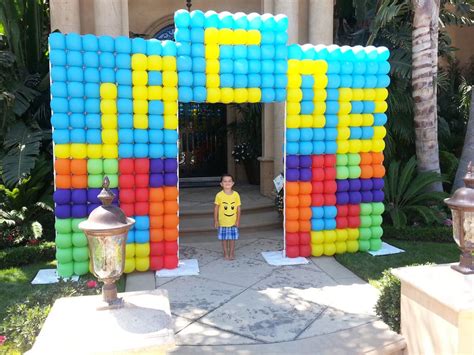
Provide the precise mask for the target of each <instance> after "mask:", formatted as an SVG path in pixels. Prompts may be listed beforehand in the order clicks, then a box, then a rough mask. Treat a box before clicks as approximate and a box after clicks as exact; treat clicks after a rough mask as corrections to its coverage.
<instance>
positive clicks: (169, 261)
mask: <svg viewBox="0 0 474 355" xmlns="http://www.w3.org/2000/svg"><path fill="white" fill-rule="evenodd" d="M177 267H178V257H177V256H176V255H165V256H164V268H165V269H176V268H177Z"/></svg>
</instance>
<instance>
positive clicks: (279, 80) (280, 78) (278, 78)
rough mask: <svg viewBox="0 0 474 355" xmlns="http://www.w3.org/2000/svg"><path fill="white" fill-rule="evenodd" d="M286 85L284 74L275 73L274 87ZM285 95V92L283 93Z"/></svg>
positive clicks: (286, 78)
mask: <svg viewBox="0 0 474 355" xmlns="http://www.w3.org/2000/svg"><path fill="white" fill-rule="evenodd" d="M287 85H288V77H287V76H286V75H285V74H276V75H275V88H277V89H285V88H286V86H287ZM285 97H286V94H285Z"/></svg>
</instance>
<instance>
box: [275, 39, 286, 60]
mask: <svg viewBox="0 0 474 355" xmlns="http://www.w3.org/2000/svg"><path fill="white" fill-rule="evenodd" d="M287 56H288V47H287V46H286V45H283V44H279V45H276V46H275V59H284V60H285V62H286V61H287ZM287 64H288V63H287Z"/></svg>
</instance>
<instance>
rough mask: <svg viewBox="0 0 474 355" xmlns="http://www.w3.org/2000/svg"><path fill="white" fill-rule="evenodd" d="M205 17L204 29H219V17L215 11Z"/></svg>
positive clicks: (209, 12) (207, 13) (208, 12)
mask: <svg viewBox="0 0 474 355" xmlns="http://www.w3.org/2000/svg"><path fill="white" fill-rule="evenodd" d="M204 16H205V19H204V28H210V27H215V28H218V27H219V16H218V15H217V13H216V12H215V11H207V12H206V13H205V14H204Z"/></svg>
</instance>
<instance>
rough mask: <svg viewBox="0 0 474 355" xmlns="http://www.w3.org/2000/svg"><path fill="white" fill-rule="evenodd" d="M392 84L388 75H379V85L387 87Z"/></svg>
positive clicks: (379, 86)
mask: <svg viewBox="0 0 474 355" xmlns="http://www.w3.org/2000/svg"><path fill="white" fill-rule="evenodd" d="M389 85H390V77H389V76H388V75H377V87H378V88H386V87H388V86H389Z"/></svg>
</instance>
